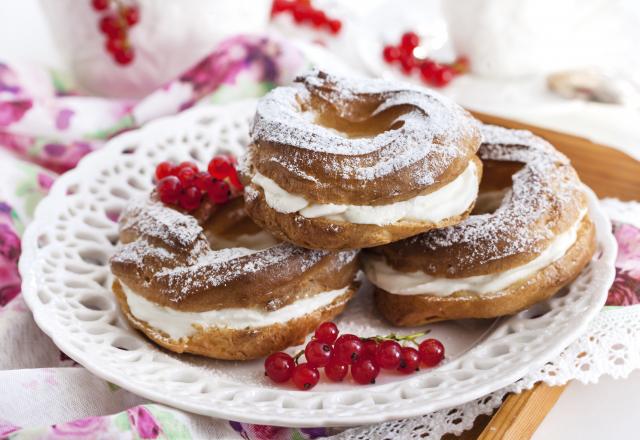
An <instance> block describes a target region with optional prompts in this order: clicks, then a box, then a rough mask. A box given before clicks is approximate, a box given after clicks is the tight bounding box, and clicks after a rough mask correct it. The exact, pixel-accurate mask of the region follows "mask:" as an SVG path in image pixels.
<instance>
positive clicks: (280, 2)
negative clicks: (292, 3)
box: [271, 0, 289, 15]
mask: <svg viewBox="0 0 640 440" xmlns="http://www.w3.org/2000/svg"><path fill="white" fill-rule="evenodd" d="M287 9H289V1H288V0H273V5H272V6H271V14H273V15H275V14H279V13H280V12H284V11H286V10H287Z"/></svg>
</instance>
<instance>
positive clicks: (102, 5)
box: [91, 0, 109, 11]
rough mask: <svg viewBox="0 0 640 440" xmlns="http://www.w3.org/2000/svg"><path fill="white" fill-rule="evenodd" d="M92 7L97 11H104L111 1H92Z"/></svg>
mask: <svg viewBox="0 0 640 440" xmlns="http://www.w3.org/2000/svg"><path fill="white" fill-rule="evenodd" d="M91 6H93V9H95V10H96V11H104V10H105V9H107V8H108V7H109V0H91Z"/></svg>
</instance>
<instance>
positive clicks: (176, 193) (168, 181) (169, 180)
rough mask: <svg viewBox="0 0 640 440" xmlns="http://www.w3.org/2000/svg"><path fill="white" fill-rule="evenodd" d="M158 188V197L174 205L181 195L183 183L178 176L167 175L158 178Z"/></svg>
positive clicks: (163, 201)
mask: <svg viewBox="0 0 640 440" xmlns="http://www.w3.org/2000/svg"><path fill="white" fill-rule="evenodd" d="M156 190H157V191H158V197H160V200H162V203H166V204H167V205H173V204H175V203H176V202H177V201H178V198H179V197H180V192H181V191H182V184H181V183H180V179H178V178H177V177H176V176H166V177H163V178H162V179H160V180H158V183H156Z"/></svg>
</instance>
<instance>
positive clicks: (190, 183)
mask: <svg viewBox="0 0 640 440" xmlns="http://www.w3.org/2000/svg"><path fill="white" fill-rule="evenodd" d="M155 177H156V191H157V192H158V197H159V198H160V200H161V201H162V202H163V203H165V204H167V205H173V206H179V207H180V208H182V209H184V210H185V211H189V212H191V211H194V210H196V209H198V208H199V207H200V204H201V203H202V200H203V198H204V197H205V196H206V197H207V198H208V199H209V200H210V201H211V203H214V204H216V205H221V204H224V203H226V202H228V201H229V199H230V198H231V197H232V196H235V195H238V194H239V193H240V192H242V190H243V185H242V182H240V179H239V178H238V172H237V171H236V159H235V158H234V157H233V156H229V155H219V156H215V157H214V158H213V159H211V161H210V162H209V165H208V167H207V171H200V170H199V169H198V166H197V165H196V164H195V163H193V162H182V163H180V164H177V165H175V164H173V163H171V162H160V163H159V164H158V166H156V172H155Z"/></svg>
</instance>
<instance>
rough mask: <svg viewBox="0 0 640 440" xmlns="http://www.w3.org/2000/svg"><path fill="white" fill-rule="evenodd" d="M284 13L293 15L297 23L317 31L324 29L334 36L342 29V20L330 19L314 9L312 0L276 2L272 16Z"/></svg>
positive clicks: (280, 0)
mask: <svg viewBox="0 0 640 440" xmlns="http://www.w3.org/2000/svg"><path fill="white" fill-rule="evenodd" d="M282 13H288V14H291V16H292V17H293V20H294V21H295V22H296V23H300V24H301V23H308V24H310V25H311V26H313V27H314V28H316V29H323V28H324V29H326V30H328V31H329V32H331V33H332V34H334V35H335V34H337V33H339V32H340V29H342V22H341V21H340V20H338V19H336V18H331V17H328V16H327V14H325V13H324V11H322V10H320V9H317V8H314V7H313V6H312V5H311V2H310V0H274V1H273V5H272V7H271V16H275V15H277V14H282Z"/></svg>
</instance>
